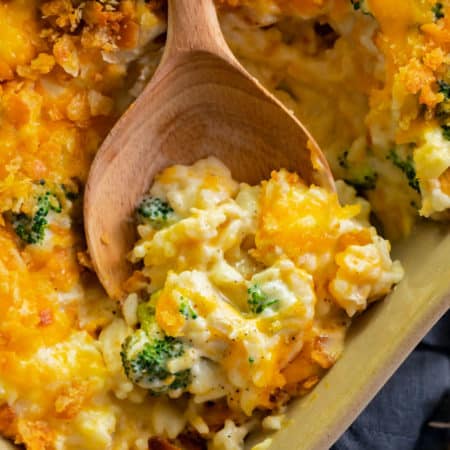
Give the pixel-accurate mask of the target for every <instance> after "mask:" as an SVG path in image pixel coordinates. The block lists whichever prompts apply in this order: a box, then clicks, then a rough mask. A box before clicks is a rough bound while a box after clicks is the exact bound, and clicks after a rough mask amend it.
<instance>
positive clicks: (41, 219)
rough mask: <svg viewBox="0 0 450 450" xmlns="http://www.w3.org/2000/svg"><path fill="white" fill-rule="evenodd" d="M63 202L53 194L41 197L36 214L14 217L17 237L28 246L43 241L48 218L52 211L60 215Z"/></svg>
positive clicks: (16, 215)
mask: <svg viewBox="0 0 450 450" xmlns="http://www.w3.org/2000/svg"><path fill="white" fill-rule="evenodd" d="M61 210H62V206H61V202H60V201H59V199H58V197H57V196H56V195H55V194H52V193H51V192H46V193H45V194H44V195H40V196H39V197H38V198H37V202H36V212H35V213H34V214H33V215H32V216H29V215H28V214H25V213H19V214H13V215H12V226H13V228H14V231H15V232H16V234H17V236H19V237H20V239H22V241H23V242H25V243H27V244H38V243H40V242H42V241H43V239H44V236H45V230H46V228H47V225H48V220H47V216H48V213H49V212H50V211H54V212H56V213H60V212H61Z"/></svg>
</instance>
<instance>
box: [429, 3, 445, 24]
mask: <svg viewBox="0 0 450 450" xmlns="http://www.w3.org/2000/svg"><path fill="white" fill-rule="evenodd" d="M443 9H444V5H443V4H442V3H441V2H436V3H435V4H434V5H433V7H432V8H431V11H432V12H433V14H434V19H435V20H439V19H443V18H444V17H445V14H444V11H443Z"/></svg>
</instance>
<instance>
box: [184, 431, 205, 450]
mask: <svg viewBox="0 0 450 450" xmlns="http://www.w3.org/2000/svg"><path fill="white" fill-rule="evenodd" d="M177 444H178V445H179V446H180V448H182V449H183V450H206V449H207V448H208V445H207V444H206V441H205V439H203V438H202V437H201V436H200V435H199V434H198V433H196V432H193V431H192V432H186V433H183V434H181V435H180V436H178V438H177Z"/></svg>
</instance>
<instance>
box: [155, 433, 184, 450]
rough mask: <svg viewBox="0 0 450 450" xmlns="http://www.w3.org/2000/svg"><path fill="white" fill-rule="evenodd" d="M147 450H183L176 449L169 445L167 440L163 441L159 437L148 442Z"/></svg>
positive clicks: (180, 449)
mask: <svg viewBox="0 0 450 450" xmlns="http://www.w3.org/2000/svg"><path fill="white" fill-rule="evenodd" d="M148 448H149V450H183V449H182V448H180V447H177V446H175V445H173V444H171V443H170V442H169V441H168V440H167V439H163V438H160V437H157V436H155V437H152V438H150V440H149V441H148Z"/></svg>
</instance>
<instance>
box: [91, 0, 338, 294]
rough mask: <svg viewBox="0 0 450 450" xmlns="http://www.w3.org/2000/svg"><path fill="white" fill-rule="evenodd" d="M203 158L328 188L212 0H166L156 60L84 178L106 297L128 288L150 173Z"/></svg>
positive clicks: (326, 171) (251, 178)
mask: <svg viewBox="0 0 450 450" xmlns="http://www.w3.org/2000/svg"><path fill="white" fill-rule="evenodd" d="M206 156H216V157H217V158H219V159H220V160H222V161H223V162H224V163H225V164H226V165H227V166H228V167H229V168H230V170H231V172H232V175H233V177H234V178H235V179H237V180H239V181H245V182H247V183H252V184H256V183H259V182H260V181H261V179H264V178H267V177H268V176H269V175H270V172H271V171H272V170H274V169H280V168H285V169H287V170H291V171H295V172H298V173H299V174H300V176H301V177H302V178H303V179H304V180H305V181H306V182H307V183H308V184H312V183H314V184H316V185H320V186H323V187H326V188H328V189H331V190H334V181H333V176H332V174H331V171H330V168H329V166H328V163H327V161H326V159H325V157H324V155H323V154H322V152H321V150H320V148H319V147H318V145H317V144H316V143H315V141H314V139H313V138H312V137H311V135H310V134H309V132H308V130H307V129H306V128H305V127H304V126H303V125H302V123H300V122H299V120H298V119H296V118H295V117H294V115H293V114H292V113H291V112H289V111H288V110H287V109H286V108H284V106H283V105H282V104H281V103H280V102H279V101H278V100H277V99H276V98H275V97H273V96H272V95H271V94H270V93H269V92H267V91H266V90H265V89H264V88H263V87H262V86H261V85H260V84H259V83H258V81H257V80H255V79H254V78H253V77H252V76H251V75H249V74H248V73H247V72H246V71H245V69H244V68H243V67H242V66H241V65H240V64H239V63H238V61H237V60H236V59H235V57H234V56H233V54H232V53H231V51H230V49H229V48H228V46H227V44H226V42H225V39H224V37H223V35H222V32H221V30H220V26H219V22H218V19H217V14H216V10H215V7H214V2H213V0H169V24H168V36H167V43H166V48H165V51H164V55H163V58H162V61H161V64H160V66H159V68H158V69H157V71H156V73H155V75H154V76H153V78H152V80H151V81H150V83H149V84H148V85H147V87H146V88H145V90H144V91H143V92H142V94H141V95H140V97H139V98H138V99H137V100H136V101H135V102H134V103H133V104H132V105H131V106H130V107H129V109H128V110H127V111H126V112H125V114H124V115H123V116H122V118H121V119H120V120H119V121H118V122H117V124H116V125H115V126H114V128H113V129H112V131H111V132H110V134H109V135H108V137H107V138H106V139H105V141H104V143H103V145H102V146H101V148H100V150H99V151H98V153H97V156H96V158H95V160H94V162H93V164H92V167H91V171H90V174H89V178H88V182H87V185H86V191H85V196H84V224H85V231H86V238H87V243H88V248H89V252H90V255H91V258H92V262H93V265H94V268H95V270H96V272H97V274H98V277H99V279H100V281H101V283H102V284H103V286H104V287H105V289H106V291H107V292H108V294H109V295H110V296H111V297H113V298H121V297H123V296H124V294H125V292H124V290H123V283H124V281H125V280H126V279H127V278H128V276H129V275H130V274H131V266H130V264H129V263H128V261H127V258H126V256H127V253H128V252H129V251H130V250H131V248H132V246H133V244H134V241H135V237H136V236H135V225H134V224H133V220H132V219H133V212H134V210H135V208H136V205H137V204H138V203H139V201H140V199H141V198H142V196H143V195H144V194H145V193H146V192H147V191H148V189H149V187H150V186H151V184H152V181H153V177H154V176H155V175H156V174H157V173H158V172H159V171H161V170H162V169H164V168H165V167H167V166H170V165H173V164H192V163H193V162H195V161H197V160H199V159H201V158H204V157H206Z"/></svg>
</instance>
